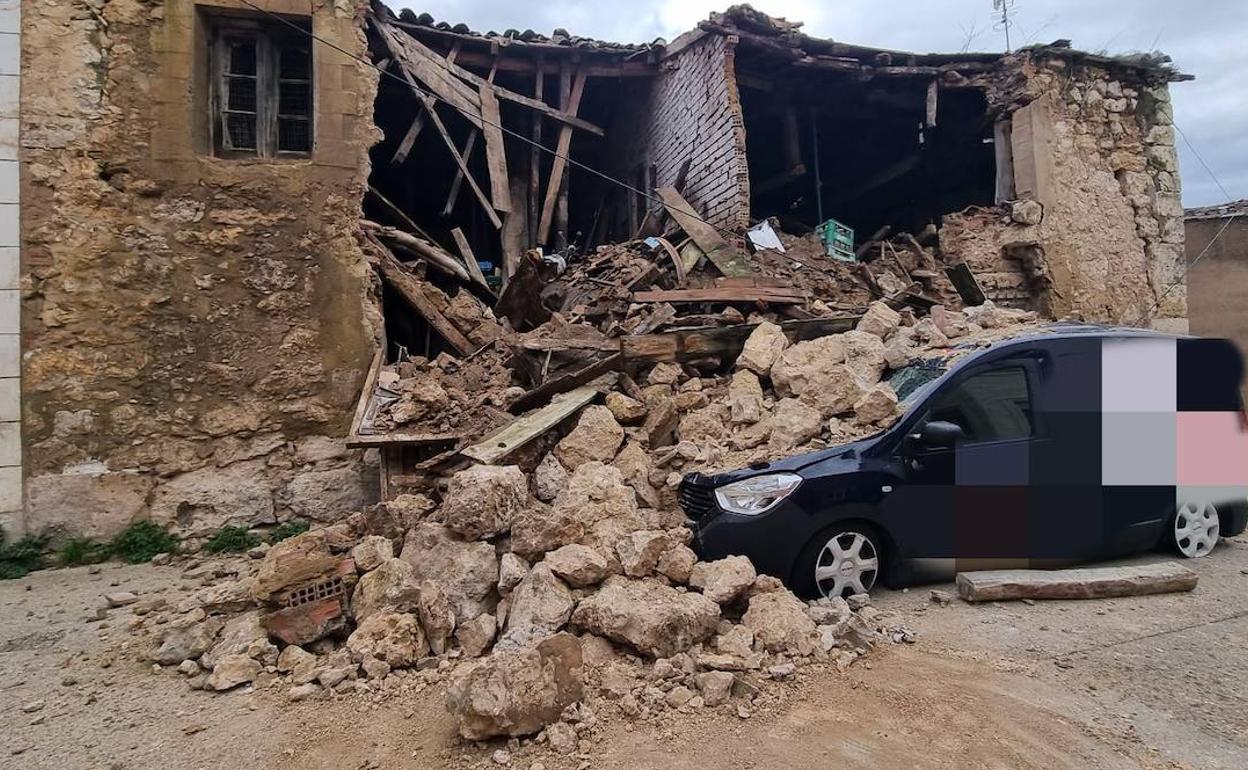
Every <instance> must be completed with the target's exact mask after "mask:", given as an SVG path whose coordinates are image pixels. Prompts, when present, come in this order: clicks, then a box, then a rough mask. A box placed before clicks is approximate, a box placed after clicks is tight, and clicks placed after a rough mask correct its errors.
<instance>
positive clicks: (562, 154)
mask: <svg viewBox="0 0 1248 770" xmlns="http://www.w3.org/2000/svg"><path fill="white" fill-rule="evenodd" d="M585 79H586V78H585V73H584V72H578V73H577V74H576V79H575V81H574V82H573V83H572V92H571V95H570V96H569V97H568V112H569V113H570V114H572V115H575V114H576V113H577V111H578V110H579V109H580V107H581V95H582V94H583V93H584V92H585ZM571 146H572V129H571V128H569V127H568V126H563V127H562V128H560V129H559V139H558V142H557V143H556V145H555V160H554V163H553V164H552V165H551V167H550V179H549V180H548V181H547V182H546V198H545V200H544V201H543V202H542V217H541V220H540V221H539V223H538V226H537V242H538V243H539V244H543V243H546V242H547V240H548V239H549V238H550V224H551V222H552V221H553V220H554V216H555V203H556V201H557V200H558V197H559V187H560V185H561V184H562V183H563V174H564V171H565V170H566V169H567V165H568V151H569V149H570V148H571Z"/></svg>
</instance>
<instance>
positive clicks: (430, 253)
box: [360, 219, 468, 281]
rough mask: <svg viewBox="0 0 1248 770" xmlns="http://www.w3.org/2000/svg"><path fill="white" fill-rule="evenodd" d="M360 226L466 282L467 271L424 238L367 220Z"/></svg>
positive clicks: (362, 220)
mask: <svg viewBox="0 0 1248 770" xmlns="http://www.w3.org/2000/svg"><path fill="white" fill-rule="evenodd" d="M360 226H361V227H363V228H364V229H365V230H368V231H369V232H372V233H375V234H376V235H377V236H378V237H380V238H385V239H386V240H388V241H391V242H393V243H394V244H395V245H396V246H398V247H400V248H402V249H404V250H405V251H410V252H411V253H412V254H414V255H416V256H417V257H419V258H421V259H423V260H425V261H426V262H428V263H429V264H430V265H432V266H433V267H436V268H437V269H439V270H441V271H442V272H444V273H446V274H448V275H451V276H454V277H455V278H458V279H459V280H461V281H467V280H468V271H467V270H465V269H464V266H463V265H462V264H460V262H459V260H457V259H455V258H454V257H452V256H451V255H450V254H447V253H446V252H445V251H444V250H443V249H442V248H441V247H439V246H437V245H436V244H434V243H432V242H431V241H427V240H425V239H424V238H418V237H416V236H415V235H412V234H411V233H405V232H403V231H402V230H399V229H397V228H394V227H386V226H385V225H382V224H378V223H376V222H372V221H370V220H367V219H361V220H360Z"/></svg>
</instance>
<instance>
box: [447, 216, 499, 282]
mask: <svg viewBox="0 0 1248 770" xmlns="http://www.w3.org/2000/svg"><path fill="white" fill-rule="evenodd" d="M451 237H452V238H454V239H455V246H456V247H458V248H459V255H460V256H461V257H463V258H464V264H466V265H467V266H468V274H469V275H471V276H472V280H474V281H476V282H477V283H479V284H481V285H482V286H484V287H485V288H487V289H488V288H490V285H489V284H488V283H486V281H485V273H482V272H481V265H480V264H478V263H477V255H476V254H474V253H473V251H472V246H471V245H469V243H468V239H467V238H465V237H464V231H463V230H460V229H459V228H458V227H456V228H453V229H452V230H451Z"/></svg>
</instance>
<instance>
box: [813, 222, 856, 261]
mask: <svg viewBox="0 0 1248 770" xmlns="http://www.w3.org/2000/svg"><path fill="white" fill-rule="evenodd" d="M817 232H818V233H819V240H821V241H823V247H824V249H825V250H826V251H827V252H828V256H829V257H833V258H835V259H840V260H844V261H846V262H854V261H856V259H857V258H856V257H855V256H854V229H853V228H852V227H846V226H845V225H843V224H841V223H840V222H837V221H836V220H835V219H829V220H828V221H827V222H824V223H823V224H821V225H819V227H818V229H817Z"/></svg>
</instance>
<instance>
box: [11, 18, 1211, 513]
mask: <svg viewBox="0 0 1248 770" xmlns="http://www.w3.org/2000/svg"><path fill="white" fill-rule="evenodd" d="M253 6H254V7H253ZM256 8H259V9H261V11H263V12H261V11H257V10H256ZM0 11H2V13H0V18H2V19H3V20H4V21H3V24H2V25H0V28H2V30H3V34H5V36H6V37H7V38H8V39H10V40H13V39H14V36H20V50H21V56H20V66H18V65H17V63H16V62H13V63H10V61H9V59H8V58H6V59H5V60H4V63H5V66H8V67H9V69H8V70H6V71H4V72H3V73H0V86H2V88H0V97H2V98H0V107H3V108H4V109H5V110H6V111H5V112H4V113H3V121H4V122H3V124H2V125H3V126H4V128H3V131H0V153H2V155H0V157H2V158H3V160H0V163H3V164H4V170H5V176H4V184H3V185H2V186H0V189H2V191H3V193H4V195H5V196H6V197H5V199H4V201H3V202H0V206H2V207H3V212H2V215H0V220H3V223H4V227H3V228H0V235H2V236H3V237H4V240H3V242H0V252H2V254H3V257H4V260H5V262H4V264H5V265H6V266H7V267H6V270H5V272H4V273H3V275H4V276H5V282H6V283H5V286H4V287H3V301H4V302H5V303H6V304H5V305H4V307H5V308H6V310H5V312H4V313H3V314H0V319H3V323H4V324H5V328H4V329H0V332H3V333H0V344H2V345H3V347H0V361H2V365H3V371H0V375H3V379H0V384H2V385H4V386H5V387H4V389H3V390H0V397H2V399H3V401H2V403H0V406H2V407H3V408H2V410H0V418H2V419H3V422H2V423H0V465H3V466H4V467H3V468H0V482H2V483H0V503H2V506H0V507H2V508H3V509H4V511H5V512H4V513H3V514H0V525H3V526H4V527H5V529H6V530H8V531H9V532H10V533H11V534H20V533H22V532H32V533H33V532H45V531H49V532H53V533H71V532H72V533H80V534H85V535H88V536H93V537H105V536H108V535H109V534H111V533H113V532H115V531H117V530H118V529H119V528H121V527H123V526H124V525H125V524H126V523H128V522H130V521H132V520H134V519H138V518H144V517H150V518H151V519H153V520H155V521H157V522H160V523H162V524H170V525H172V526H173V527H174V528H176V529H177V530H178V531H179V532H180V533H182V534H184V535H189V536H192V537H194V536H203V535H206V534H207V533H209V532H211V531H213V530H215V529H216V528H217V527H219V526H221V525H222V524H224V523H236V524H249V525H263V524H269V523H274V522H276V521H279V520H285V519H288V518H291V517H304V518H311V519H314V520H327V519H332V518H334V517H336V516H338V515H340V513H341V512H342V511H345V510H352V509H355V508H358V507H359V506H360V505H361V504H363V503H365V502H366V501H368V500H370V499H372V498H374V497H375V496H376V494H377V484H378V481H377V474H378V468H377V461H376V458H375V457H374V456H372V453H370V452H369V451H366V450H362V449H348V448H347V447H346V445H345V444H344V441H343V437H344V436H345V435H346V433H347V431H348V429H349V426H350V424H351V422H352V417H353V411H354V410H355V408H356V400H357V397H358V395H359V391H360V387H361V383H362V382H363V381H364V379H365V373H366V371H367V370H368V369H369V366H370V361H372V360H373V358H374V353H375V351H376V350H378V348H379V346H381V345H382V341H383V340H384V341H385V342H386V345H385V348H386V349H385V357H386V358H387V359H393V358H394V356H395V355H397V353H398V350H399V348H402V349H403V350H406V351H409V352H414V353H422V354H430V355H432V354H435V353H437V352H438V351H440V350H444V349H446V347H447V345H446V341H445V340H444V339H441V338H440V336H439V334H438V332H437V330H434V329H431V327H430V326H429V324H428V323H426V322H425V320H424V319H422V318H420V317H419V316H418V315H416V314H413V313H411V312H410V310H409V309H408V308H406V307H405V306H404V305H403V302H402V298H401V297H399V296H397V295H396V293H395V292H394V290H393V288H392V287H390V286H389V285H386V284H384V283H382V282H380V281H379V280H378V278H377V277H376V275H375V274H374V271H373V266H372V265H371V264H370V261H369V259H368V258H367V255H366V253H365V250H364V248H362V241H361V238H360V228H361V219H362V218H367V219H368V220H374V221H376V222H379V223H382V224H384V225H390V226H395V227H400V228H405V229H407V230H409V231H411V232H419V233H422V234H423V237H426V238H427V239H428V240H427V241H425V243H426V244H432V246H426V247H424V248H426V249H427V250H430V251H437V253H438V254H445V253H448V252H450V253H453V252H454V251H455V250H460V251H464V250H470V251H471V255H467V254H465V255H464V256H466V257H468V265H469V267H481V268H482V270H483V274H488V275H486V276H485V281H484V283H485V284H488V285H489V286H493V287H494V288H497V284H498V281H499V280H500V279H505V278H507V277H509V276H510V274H511V273H512V272H513V271H514V270H515V269H516V265H517V261H518V260H519V258H520V255H521V253H522V252H524V251H525V250H527V249H530V248H533V247H539V246H540V247H544V248H545V249H547V251H558V250H563V249H565V247H567V245H568V244H569V243H571V244H572V245H573V246H575V247H577V248H579V249H581V250H591V249H593V248H594V247H595V246H598V245H602V244H607V243H611V242H618V241H622V240H627V239H630V238H632V237H634V235H635V234H637V233H638V232H641V231H643V230H644V228H645V226H646V223H647V220H648V217H649V216H650V215H652V214H654V212H655V211H656V210H657V209H658V206H657V205H656V203H655V202H654V201H653V199H652V198H651V197H649V195H648V191H652V190H654V189H655V188H657V187H661V186H673V185H674V186H675V187H677V188H679V189H680V190H681V192H682V194H683V196H684V199H685V200H686V201H687V202H688V204H689V205H690V206H692V207H694V208H695V209H696V210H697V212H698V213H700V214H701V216H702V217H703V218H704V219H705V220H706V221H707V222H709V223H710V224H711V225H713V226H715V227H719V228H723V229H725V230H727V231H731V232H735V233H737V234H738V237H740V234H741V233H742V231H743V230H744V228H745V227H747V226H748V225H750V224H752V223H754V222H756V221H758V220H761V219H763V218H774V221H776V222H777V223H778V225H779V226H780V227H781V228H786V229H791V230H793V231H806V232H809V231H810V230H811V229H812V228H814V227H815V226H816V225H818V224H819V223H820V222H821V221H823V220H825V219H828V218H835V219H837V220H839V221H841V222H843V223H846V224H848V225H849V226H851V227H853V228H854V229H855V230H856V231H857V233H858V234H859V236H860V240H864V239H865V236H866V235H867V234H869V233H873V232H878V231H879V229H880V228H881V227H883V226H885V225H887V226H889V227H891V228H892V229H893V231H895V232H908V233H915V234H917V235H919V236H920V238H922V239H923V240H924V241H925V243H928V244H931V245H932V247H933V248H938V250H939V252H940V253H941V254H942V255H943V256H944V259H946V260H947V261H950V262H954V261H956V262H965V264H966V266H967V267H969V269H970V271H971V272H972V273H973V274H974V275H975V276H976V277H977V278H978V281H979V284H980V286H981V287H982V291H983V293H984V294H985V295H986V296H987V297H988V298H991V299H993V300H995V301H997V302H999V303H1001V304H1005V305H1011V306H1015V307H1024V308H1030V309H1035V310H1039V311H1041V312H1042V313H1044V314H1046V315H1049V316H1053V317H1060V316H1066V315H1078V316H1082V317H1084V318H1086V319H1088V320H1094V321H1113V322H1125V323H1133V324H1141V325H1153V326H1156V327H1159V328H1166V329H1176V328H1179V329H1181V328H1184V326H1185V320H1184V319H1185V318H1186V304H1185V293H1184V289H1183V286H1182V280H1183V260H1182V258H1183V218H1182V214H1183V212H1182V209H1181V206H1180V203H1179V177H1178V169H1177V166H1176V156H1175V150H1174V134H1173V127H1172V121H1171V117H1172V116H1171V108H1170V99H1169V93H1168V84H1169V83H1170V82H1174V81H1177V80H1182V79H1184V78H1185V76H1183V75H1180V74H1179V73H1177V72H1176V71H1175V70H1174V69H1173V68H1172V67H1171V66H1170V65H1169V64H1168V63H1167V62H1168V60H1167V59H1166V58H1165V57H1161V56H1157V55H1140V56H1127V57H1107V56H1099V55H1093V54H1087V53H1082V52H1079V51H1076V50H1073V49H1072V48H1070V47H1069V45H1068V44H1067V43H1066V42H1064V41H1058V42H1055V43H1053V44H1050V45H1045V46H1036V47H1032V48H1028V49H1024V50H1021V51H1018V52H1014V53H1010V54H996V53H980V54H967V53H962V54H911V53H904V52H898V51H890V50H884V49H878V48H870V47H864V46H859V45H849V44H845V43H841V42H837V41H833V40H826V39H818V38H814V37H810V36H808V35H805V34H803V33H802V32H801V30H800V25H797V24H794V23H790V22H786V21H784V20H780V19H774V18H771V17H768V16H765V15H763V14H761V13H759V12H757V11H754V10H753V9H751V8H749V7H748V6H738V7H734V8H732V9H729V10H728V11H726V12H725V13H722V14H712V15H711V17H710V19H709V20H708V21H706V22H704V23H702V24H700V25H699V26H698V27H697V28H696V29H694V30H691V31H690V32H688V33H685V34H683V35H681V36H679V37H678V38H676V39H675V40H673V41H671V42H666V41H662V40H656V41H654V42H652V43H649V44H644V45H624V44H616V43H607V42H603V41H596V40H590V39H586V38H579V37H576V36H573V35H570V34H568V33H566V32H564V31H562V30H556V31H555V32H554V33H553V34H551V35H549V36H545V35H538V34H536V33H533V32H531V31H523V32H521V31H516V30H509V31H506V32H504V33H494V32H489V33H478V32H473V31H471V30H469V29H468V28H467V27H465V26H463V25H454V26H453V25H450V24H446V23H436V22H434V20H432V19H430V18H429V17H428V16H424V15H421V16H418V15H416V14H413V13H411V12H409V11H404V12H403V13H402V14H400V15H398V16H395V15H393V14H392V13H391V12H390V11H389V10H387V9H386V8H384V7H383V6H380V5H375V6H370V5H369V4H368V3H367V2H363V0H334V1H333V2H311V1H310V0H255V2H241V1H240V0H213V1H212V2H204V3H197V2H192V0H55V1H53V2H25V3H21V4H20V7H19V6H18V5H17V4H16V3H11V2H10V3H0ZM19 16H20V21H19ZM379 22H380V23H379ZM309 32H310V33H312V34H314V35H315V36H316V37H317V38H318V39H319V41H314V40H313V39H312V38H311V37H309V36H308V34H307V33H309ZM362 60H364V61H371V62H374V63H375V64H376V65H377V67H378V68H379V69H381V70H383V71H385V72H387V73H389V75H388V76H386V77H381V76H379V74H378V72H377V70H375V69H373V68H372V67H370V66H368V64H366V63H364V61H362ZM52 73H55V76H53V75H52ZM19 84H20V110H18V109H17V107H18V102H17V99H16V94H17V93H18V88H19ZM413 84H415V85H418V86H419V87H420V88H421V92H422V93H423V92H425V91H426V89H427V92H428V93H431V94H432V95H433V98H435V99H436V101H428V102H425V103H423V104H422V103H421V100H420V97H419V96H418V94H417V93H416V92H414V91H413V88H412V85H413ZM19 126H20V129H19ZM19 130H20V133H18V131H19ZM524 138H528V139H532V140H535V141H537V142H539V143H541V144H543V145H544V146H546V147H547V148H550V149H557V150H558V151H559V154H561V155H564V156H567V157H569V158H571V161H572V163H571V164H568V163H565V162H563V161H562V160H559V159H558V158H553V157H552V156H551V154H550V153H547V152H541V151H537V150H535V149H534V148H533V147H532V146H531V145H530V144H528V143H526V142H525V141H523V139H524ZM474 150H475V151H474ZM457 157H458V159H459V160H456V158H457ZM465 168H466V169H467V170H468V172H469V173H468V174H467V175H464V174H463V173H462V170H463V169H465ZM586 169H594V170H596V171H598V172H601V175H599V174H598V173H594V172H591V171H588V170H586ZM19 173H20V184H19V183H17V181H16V179H17V175H18V174H19ZM605 177H611V178H613V179H617V180H623V181H625V182H626V183H627V184H628V188H625V187H622V186H619V185H617V184H615V183H613V182H611V181H609V180H608V179H606V178H605ZM18 212H20V228H19V227H17V226H16V223H17V222H18V221H19V220H18ZM17 247H20V267H19V262H18V259H19V257H18V248H17ZM427 259H428V260H430V261H434V262H436V261H437V255H433V256H428V257H427ZM435 279H436V280H438V281H446V280H449V279H447V278H446V276H441V275H434V274H433V273H432V271H431V273H430V280H435ZM1175 284H1178V285H1177V287H1175ZM1172 287H1173V288H1172ZM485 288H486V287H485V286H477V287H474V288H473V291H474V292H476V293H481V292H482V291H483V290H484V289H485ZM19 292H20V320H19V313H18V309H19ZM481 296H486V295H485V294H482V295H481ZM10 303H11V304H10ZM19 341H20V353H19ZM19 382H20V392H19V389H18V384H19Z"/></svg>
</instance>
